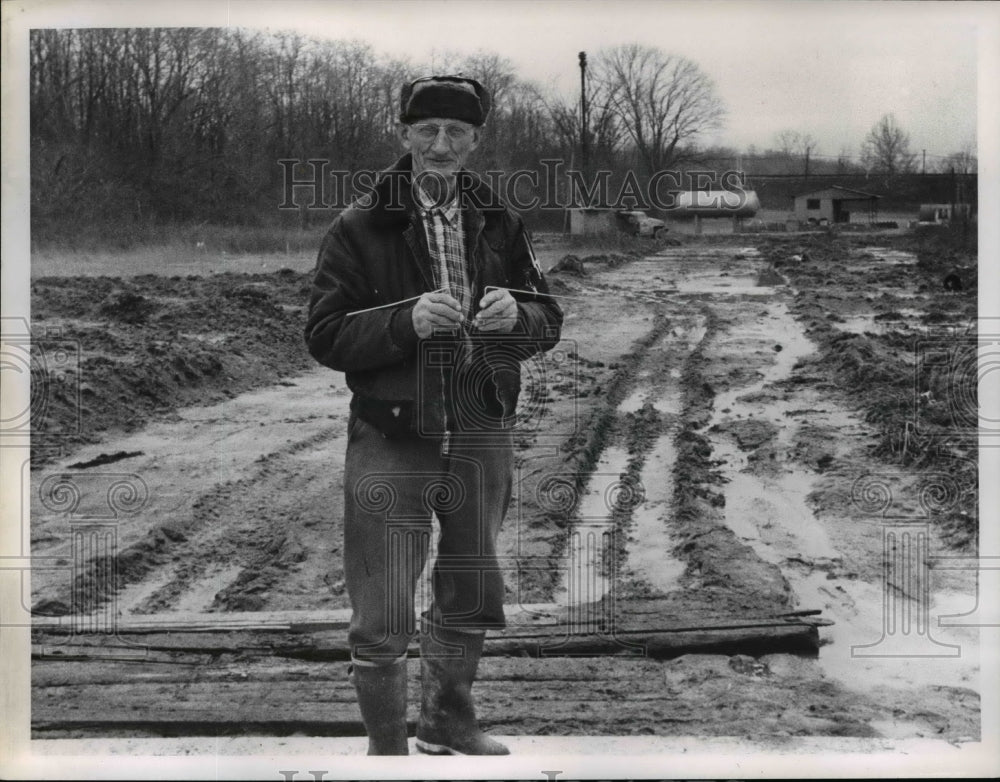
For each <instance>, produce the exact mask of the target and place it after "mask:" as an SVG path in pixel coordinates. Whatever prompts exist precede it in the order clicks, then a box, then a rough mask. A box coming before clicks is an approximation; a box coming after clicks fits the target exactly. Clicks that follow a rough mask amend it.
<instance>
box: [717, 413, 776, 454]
mask: <svg viewBox="0 0 1000 782" xmlns="http://www.w3.org/2000/svg"><path fill="white" fill-rule="evenodd" d="M712 430H713V431H716V430H718V431H722V432H726V433H728V434H730V435H732V437H733V438H734V439H735V440H736V444H737V445H739V447H740V449H741V450H743V451H753V450H755V449H757V448H759V447H760V446H762V445H763V444H764V443H766V442H768V441H769V440H772V439H773V438H774V437H775V435H777V433H778V429H777V427H776V426H775V425H774V424H772V423H771V422H770V421H765V420H760V419H746V420H741V421H732V422H730V423H726V424H723V425H717V426H714V427H712Z"/></svg>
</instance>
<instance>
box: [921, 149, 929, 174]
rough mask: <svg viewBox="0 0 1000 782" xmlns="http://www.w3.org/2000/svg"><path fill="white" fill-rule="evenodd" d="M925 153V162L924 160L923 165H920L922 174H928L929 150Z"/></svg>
mask: <svg viewBox="0 0 1000 782" xmlns="http://www.w3.org/2000/svg"><path fill="white" fill-rule="evenodd" d="M923 152H924V160H923V163H921V164H920V173H921V174H926V173H927V150H926V149H925V150H924V151H923Z"/></svg>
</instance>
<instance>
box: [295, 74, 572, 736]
mask: <svg viewBox="0 0 1000 782" xmlns="http://www.w3.org/2000/svg"><path fill="white" fill-rule="evenodd" d="M490 105H491V101H490V96H489V94H488V93H487V91H486V90H485V89H484V88H483V86H482V85H481V84H480V83H479V82H477V81H475V80H472V79H466V78H461V77H456V76H434V77H429V78H424V79H417V80H416V81H414V82H411V83H410V84H407V85H405V86H404V87H403V89H402V91H401V96H400V125H399V127H398V135H399V139H400V141H401V143H402V145H403V147H404V149H405V150H406V151H407V153H408V154H406V155H404V156H403V157H402V158H401V159H400V160H399V161H397V163H396V164H395V165H394V166H393V167H392V168H390V169H388V170H386V171H383V172H382V174H381V175H380V176H379V179H378V181H377V183H376V185H375V187H374V188H373V190H372V192H371V193H369V194H368V195H367V196H366V197H365V198H364V199H362V200H361V201H359V202H358V203H356V204H355V205H353V206H352V207H351V208H350V209H348V210H346V211H345V212H343V213H342V214H341V215H340V216H339V217H338V218H337V219H336V220H335V221H334V222H333V225H332V226H331V228H330V230H329V232H328V233H327V235H326V238H325V239H324V241H323V244H322V247H321V248H320V252H319V258H318V261H317V266H316V273H315V278H314V283H313V290H312V297H311V300H310V307H309V317H308V323H307V325H306V334H305V336H306V342H307V344H308V346H309V351H310V352H311V354H312V355H313V356H314V357H315V358H316V360H317V361H319V362H320V363H322V364H324V365H326V366H328V367H331V368H332V369H335V370H338V371H341V372H345V373H346V376H347V383H348V385H349V386H350V388H351V390H352V392H353V397H352V399H351V415H350V419H349V422H348V443H347V456H346V461H345V466H344V502H345V505H344V559H345V566H344V569H345V576H346V582H347V590H348V593H349V595H350V600H351V607H352V618H351V624H350V629H349V633H348V637H349V642H350V646H351V657H352V674H351V675H352V678H353V681H354V684H355V688H356V690H357V696H358V703H359V706H360V708H361V715H362V718H363V720H364V723H365V728H366V730H367V732H368V738H369V742H368V753H369V754H407V732H406V652H407V647H408V646H409V643H410V641H411V640H412V639H413V636H414V635H415V634H416V632H417V627H416V617H415V614H414V612H415V609H414V603H415V600H414V592H415V588H416V585H417V583H418V580H419V575H420V573H421V571H422V569H423V567H424V565H425V563H426V560H427V556H428V550H429V538H430V535H429V531H430V529H431V515H432V513H433V514H435V515H436V516H437V519H438V521H439V524H440V530H441V534H440V538H439V541H438V546H437V558H436V560H435V564H434V568H433V573H432V592H433V595H432V598H433V599H432V602H431V605H430V606H429V608H428V609H427V610H426V611H425V612H424V613H423V616H422V617H421V622H420V627H419V632H420V659H421V682H422V699H421V711H420V720H419V723H418V726H417V736H416V744H417V748H418V749H419V750H421V751H423V752H428V753H434V754H464V755H503V754H507V753H508V750H507V748H506V747H504V746H503V745H502V744H500V743H499V742H497V741H495V740H493V739H491V738H489V737H488V736H486V735H485V734H484V733H483V732H482V731H481V730H480V729H479V727H478V723H477V720H476V715H475V711H474V709H473V704H472V696H471V688H472V684H473V681H474V679H475V676H476V671H477V667H478V664H479V658H480V655H481V654H482V650H483V639H484V635H485V632H486V630H487V629H489V628H501V627H503V626H504V621H505V620H504V611H503V597H504V585H503V579H502V576H501V566H500V563H499V562H498V560H497V548H496V541H497V535H498V533H499V530H500V525H501V522H502V520H503V517H504V514H505V513H506V510H507V506H508V504H509V502H510V497H511V488H512V480H513V463H514V459H513V447H512V437H511V427H512V425H513V422H514V418H515V410H516V405H517V397H518V393H519V388H520V366H519V361H521V360H523V359H525V358H528V357H530V356H532V355H533V354H535V353H538V352H541V351H545V350H548V349H549V348H551V347H552V346H553V345H555V343H556V342H557V341H558V339H559V329H560V326H561V324H562V312H561V311H560V309H559V307H558V306H557V305H556V304H555V302H554V300H553V299H552V298H551V297H549V296H548V295H547V290H548V289H547V287H546V284H545V281H544V279H543V278H542V275H541V272H540V270H539V267H538V264H537V262H536V260H535V258H534V254H533V252H532V249H531V243H530V239H529V238H528V235H527V232H526V231H525V228H524V226H523V224H522V222H521V220H520V219H519V218H518V217H517V216H516V215H515V214H514V213H512V212H511V211H510V210H508V209H507V208H506V207H505V206H503V204H501V203H500V200H499V198H498V197H497V195H496V193H495V192H493V191H492V190H491V189H490V188H489V187H487V186H486V184H485V183H484V182H483V181H482V180H481V179H479V178H478V177H476V176H475V175H473V174H472V173H471V172H470V171H468V169H466V168H464V164H465V161H466V159H467V158H468V156H469V155H470V154H471V153H472V151H473V150H475V149H476V147H477V146H478V144H479V141H480V134H481V129H482V126H483V124H484V123H485V121H486V117H487V115H488V114H489V111H490Z"/></svg>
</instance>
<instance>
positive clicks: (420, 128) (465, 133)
mask: <svg viewBox="0 0 1000 782" xmlns="http://www.w3.org/2000/svg"><path fill="white" fill-rule="evenodd" d="M410 127H411V128H412V130H413V132H414V133H415V134H416V136H417V138H418V139H420V140H421V141H425V142H430V141H437V138H438V134H440V133H441V131H442V130H443V131H444V134H445V136H447V137H448V141H451V142H455V141H465V139H467V138H468V137H469V136H470V135H471V134H472V128H467V127H463V126H462V125H435V124H434V123H433V122H421V123H418V124H416V125H411V126H410Z"/></svg>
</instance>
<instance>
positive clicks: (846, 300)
mask: <svg viewBox="0 0 1000 782" xmlns="http://www.w3.org/2000/svg"><path fill="white" fill-rule="evenodd" d="M536 245H537V247H536V249H537V250H538V254H539V257H540V261H541V263H542V266H543V268H546V269H548V268H551V267H554V266H556V265H557V264H558V263H559V262H560V261H563V260H564V259H565V257H566V256H567V255H570V254H571V255H573V256H575V259H576V261H575V262H569V263H565V262H564V263H562V264H560V266H562V267H563V270H562V271H554V272H552V273H551V274H550V275H549V279H550V284H551V286H552V290H553V292H554V293H557V294H560V295H563V296H565V297H567V298H565V299H564V300H563V303H564V309H565V311H566V321H565V327H564V331H563V336H564V340H563V342H562V343H561V344H560V345H559V346H558V347H557V349H556V350H554V351H552V352H551V353H550V354H548V355H547V356H546V357H545V358H544V359H539V360H536V361H533V362H530V363H529V364H527V365H526V366H525V368H524V369H525V376H526V381H525V393H524V396H523V399H522V405H521V424H520V426H519V431H518V433H517V436H516V438H515V441H516V446H517V453H518V460H517V470H518V474H517V485H516V495H515V498H514V501H513V503H512V509H511V513H510V516H509V517H508V521H507V523H506V525H505V529H504V532H503V538H502V542H501V546H502V553H503V555H504V557H505V560H504V561H505V562H506V563H507V564H508V565H509V570H508V572H507V574H506V582H507V588H508V601H507V602H508V603H510V604H511V605H516V604H534V603H557V604H562V605H580V604H581V603H582V604H583V606H584V607H582V608H580V612H581V616H583V617H584V618H586V615H587V612H588V611H589V612H594V611H598V610H600V611H604V612H605V613H606V612H607V611H608V607H610V608H611V612H612V614H613V611H614V607H615V606H616V605H622V606H628V607H629V610H631V611H633V612H635V611H639V612H641V611H642V610H643V609H642V606H644V605H645V606H651V607H655V608H650V609H649V611H650V612H651V613H650V615H649V622H650V624H651V625H653V624H656V623H658V622H664V621H670V620H674V621H675V620H676V617H679V616H684V617H688V618H690V617H699V616H701V617H716V618H718V617H745V616H758V615H774V614H777V613H783V612H789V611H796V610H800V611H801V610H819V611H821V612H822V617H823V618H824V619H827V620H830V621H832V623H833V624H831V625H828V626H823V627H821V628H820V638H821V647H820V651H819V656H818V657H817V658H808V657H792V656H789V655H779V654H771V655H760V656H757V657H754V656H749V655H733V656H728V655H687V656H684V657H681V658H678V659H674V660H658V661H652V660H623V659H620V658H610V659H600V658H598V659H594V660H591V661H588V662H585V663H584V662H580V661H577V662H576V663H574V665H573V666H571V667H569V668H563V669H562V671H563V678H565V676H566V671H567V670H568V671H570V672H571V673H570V678H571V679H572V680H573V684H572V686H570V685H566V684H565V683H564V684H558V683H555V684H554V683H553V681H552V680H553V678H554V677H555V678H558V677H557V673H558V671H559V670H560V669H559V663H558V661H546V662H545V663H544V664H542V663H541V662H540V663H539V667H538V669H537V672H536V673H535V674H532V675H531V676H532V679H534V678H537V679H538V680H539V682H541V681H542V680H544V681H545V682H546V684H544V685H543V684H540V683H539V684H537V691H535V693H534V694H533V695H532V699H529V700H527V701H525V700H524V699H523V698H521V697H520V694H521V693H522V691H523V690H524V687H525V684H526V682H525V681H524V677H523V675H522V674H512V673H511V672H510V671H507V669H506V668H505V667H504V666H505V665H507V663H504V662H503V660H502V659H501V660H498V661H490V662H487V663H484V681H483V684H482V687H481V691H482V695H481V696H480V699H481V702H482V704H483V707H484V715H483V722H484V723H485V724H486V725H488V726H491V727H493V728H494V729H495V730H496V731H497V732H499V733H507V734H518V733H524V734H527V733H542V734H545V733H550V734H570V733H578V734H583V735H586V734H620V735H621V734H642V733H652V734H662V735H738V736H749V737H754V738H761V739H765V738H769V737H770V738H774V737H779V738H780V737H782V736H790V735H791V736H794V735H819V736H823V735H838V736H884V737H888V738H912V737H934V738H945V739H948V740H951V741H966V740H973V739H976V738H977V737H978V736H979V730H980V728H979V684H978V636H977V634H976V632H975V630H974V629H973V628H969V627H966V626H962V624H963V623H962V622H961V621H958V622H951V625H950V626H940V625H939V623H938V620H939V618H941V617H947V616H954V615H960V614H963V613H967V612H971V611H973V610H974V608H975V606H976V597H975V580H974V575H973V574H971V573H970V572H968V571H962V570H956V569H938V570H934V569H933V565H934V563H935V562H939V563H940V562H945V561H955V558H961V557H969V556H971V555H972V554H974V553H975V540H976V524H977V519H978V510H977V494H978V492H977V489H978V487H977V484H976V451H975V441H974V439H972V438H971V437H970V431H974V421H975V415H974V412H973V416H972V420H973V424H972V426H971V427H970V425H969V415H970V413H969V410H970V409H971V410H972V411H974V410H975V398H974V388H975V385H974V383H973V384H972V385H971V389H972V391H971V394H972V397H971V399H970V397H969V394H970V385H969V382H968V373H969V366H970V364H969V357H970V353H969V351H970V350H972V351H973V353H972V355H974V345H975V343H974V340H971V341H970V338H969V335H970V334H973V335H974V333H975V325H974V323H975V316H976V292H975V287H974V280H975V268H974V265H975V250H974V248H969V247H967V246H965V245H963V244H962V242H961V241H958V240H955V239H954V237H953V238H952V240H945V239H942V238H940V237H937V236H928V235H916V234H912V233H908V232H902V233H899V232H892V233H881V234H867V233H850V234H842V233H830V232H822V233H819V232H817V233H813V234H805V235H797V236H783V235H773V236H768V235H742V236H729V237H725V236H712V237H701V238H699V237H690V238H686V239H684V240H683V241H670V242H665V243H662V244H652V243H650V244H648V245H637V244H634V243H633V244H630V245H629V246H628V247H627V248H626V249H625V250H622V248H621V247H616V248H615V249H613V250H607V249H599V248H598V247H594V246H591V247H587V246H581V245H580V244H579V242H577V241H574V242H572V243H570V242H568V240H566V239H564V238H563V237H560V236H540V237H538V238H537V241H536ZM282 263H287V266H285V267H284V268H281V269H280V270H279V271H277V272H275V273H269V274H263V273H262V274H233V273H225V274H207V273H206V274H204V275H201V276H193V275H192V276H172V277H168V276H157V275H150V274H144V275H135V276H122V277H119V278H109V277H39V278H36V279H34V280H33V284H32V313H33V319H34V324H33V325H34V327H35V328H36V329H43V333H42V334H41V337H40V340H39V342H40V347H41V353H40V354H39V355H38V356H37V357H36V361H35V364H34V366H33V377H34V378H35V381H36V387H37V388H38V389H40V392H39V393H37V394H36V395H35V397H33V405H34V406H35V407H34V412H35V413H36V415H35V418H34V426H35V432H36V434H35V436H34V437H33V453H32V472H31V482H32V493H31V498H32V500H31V504H32V507H31V512H32V553H33V554H34V555H36V556H44V557H47V558H48V560H47V561H49V562H53V563H55V566H54V567H51V568H48V569H45V570H41V571H38V572H36V573H35V574H33V579H32V604H33V606H34V608H35V611H36V613H37V614H39V615H40V616H59V615H64V614H67V613H69V612H71V611H73V610H74V607H75V608H78V609H79V608H83V609H87V610H92V609H94V608H95V607H97V606H103V607H105V608H106V607H107V606H111V607H112V610H113V611H114V612H115V613H117V614H120V615H123V616H128V615H149V614H154V615H155V614H160V613H164V612H177V611H186V612H213V613H220V612H243V611H288V610H304V609H332V608H344V607H346V606H347V605H348V603H347V596H346V593H345V591H344V583H343V576H342V573H343V568H342V563H341V560H340V556H341V552H340V545H341V540H340V537H341V519H340V516H341V507H342V498H341V496H340V494H341V471H342V465H343V451H344V444H345V436H346V431H345V430H346V420H347V405H348V402H349V392H348V391H347V389H346V387H345V385H344V381H343V376H342V375H339V374H337V373H334V372H331V371H329V370H326V369H324V368H322V367H317V366H316V365H315V364H314V362H313V361H312V360H311V359H310V358H309V356H308V355H307V354H306V352H305V349H304V346H303V343H302V337H301V329H302V322H303V317H304V312H305V310H304V306H305V300H306V295H307V291H308V281H309V273H308V270H309V268H310V267H311V265H312V259H311V258H304V257H303V258H295V259H288V258H285V257H283V260H282ZM123 268H125V267H124V265H123ZM954 270H957V276H958V277H959V281H960V282H959V285H958V287H960V289H959V290H955V289H954V288H955V287H956V285H955V284H951V285H949V286H948V287H949V288H951V290H949V289H946V287H945V286H944V285H943V280H944V278H945V277H946V276H947V274H949V273H951V272H952V271H954ZM970 346H971V347H970ZM971 366H972V367H974V366H975V364H974V361H973V363H972V365H971ZM963 373H965V374H963ZM972 374H973V376H974V374H975V372H974V370H973V372H972ZM39 381H41V382H39ZM46 381H48V382H46ZM970 404H971V405H972V406H971V408H970ZM67 481H68V482H69V483H70V484H72V485H73V486H74V487H75V488H73V489H72V490H70V489H66V488H62V489H60V484H65V483H66V482H67ZM123 485H124V486H125V487H126V488H124V489H123V488H122V486H123ZM73 492H75V495H74V494H73ZM116 492H118V493H117V494H116ZM123 492H124V493H123ZM71 495H72V496H71ZM74 497H75V498H74ZM113 498H117V499H113ZM74 503H75V504H74ZM102 503H103V505H102ZM98 506H100V507H98ZM109 508H110V511H109ZM102 513H103V514H104V518H110V519H112V520H113V521H114V523H115V530H116V531H115V535H116V539H115V545H116V546H117V555H116V557H114V559H115V565H116V567H115V568H114V569H113V570H111V571H106V572H112V573H113V575H114V587H115V588H114V589H113V590H107V589H103V590H102V589H101V588H100V586H99V582H100V579H99V578H97V575H98V574H99V573H100V572H101V571H100V567H102V566H103V567H108V564H109V563H108V555H107V552H106V551H102V550H100V549H99V548H95V550H94V551H92V552H89V553H87V554H86V556H85V559H87V561H89V562H90V565H89V566H85V567H78V566H77V567H74V566H73V563H74V562H80V554H79V545H80V544H79V540H77V541H76V543H74V538H73V534H72V528H71V522H72V521H73V519H72V518H70V517H74V514H75V517H74V518H75V519H77V520H79V519H90V520H93V519H96V518H101V514H102ZM109 513H110V515H109ZM900 525H908V526H906V528H905V529H904V528H903V527H901V526H900ZM595 536H596V537H595ZM906 536H909V537H906ZM595 540H596V541H598V542H597V543H596V544H595V543H594V541H595ZM917 543H919V545H917ZM911 544H912V545H911ZM74 545H76V546H77V549H76V550H74ZM74 556H75V557H76V559H74ZM102 557H103V559H102ZM900 558H902V559H900ZM946 558H951V559H946ZM900 562H902V564H900ZM908 567H909V568H910V570H907V568H908ZM925 568H931V569H925ZM914 572H916V573H917V574H918V576H919V577H918V578H912V577H911V576H912V573H914ZM95 585H96V586H95ZM595 601H596V602H595ZM587 606H589V607H587ZM594 606H600V609H597V608H594ZM886 606H888V608H886ZM914 612H915V613H914ZM904 615H905V617H908V618H907V619H905V621H904V620H901V619H900V617H903V616H904ZM914 616H915V617H916V619H917V620H918V621H917V623H916V624H915V625H914V626H913V627H911V626H910V625H909V624H908V622H909V617H914ZM901 622H902V623H901ZM927 623H929V624H930V629H928V626H927ZM904 625H905V626H904ZM956 625H957V626H956ZM901 659H905V660H906V661H907V663H906V664H905V665H900V660H901ZM60 664H61V665H69V663H60ZM511 664H513V663H511ZM300 665H301V666H304V668H305V669H308V664H307V663H301V664H300ZM553 666H555V667H553ZM508 667H509V666H508ZM549 668H552V670H551V671H549ZM46 670H50V669H46V668H45V663H44V662H42V663H39V664H37V665H36V677H35V689H34V698H35V699H36V703H37V704H39V705H42V704H48V706H47V709H48V711H47V712H46V713H48V714H50V715H51V714H58V711H59V709H58V705H53V704H54V703H56V704H57V701H54V700H53V698H54V697H55V696H56V695H57V693H56V691H55V690H54V689H52V688H54V687H58V686H59V681H60V680H59V677H54V678H53V676H51V675H49V674H47V673H46ZM311 670H312V676H313V678H315V676H317V675H318V676H320V678H323V677H325V676H326V675H327V674H324V673H322V672H321V671H320V670H319V669H316V668H313V669H311ZM126 672H127V671H126ZM209 673H210V672H209ZM122 675H124V674H122ZM206 675H208V674H206ZM308 675H309V674H302V673H301V672H298V673H296V674H295V676H296V677H298V676H308ZM115 676H118V674H115ZM289 676H292V674H289ZM120 686H121V687H124V690H121V692H120V693H119V695H118V696H115V697H119V698H121V699H122V702H125V701H127V700H128V698H129V696H128V693H127V690H128V682H127V681H124V682H121V684H120ZM567 687H568V688H569V689H567ZM574 688H575V689H574ZM636 688H638V689H639V690H640V692H639V693H637V692H636ZM168 689H169V688H168ZM168 689H165V690H164V693H163V696H164V697H166V695H167V692H168ZM550 689H551V690H552V694H551V697H550V696H549V695H545V693H546V692H548V691H549V690H550ZM109 692H110V690H109ZM560 692H561V693H562V694H563V697H564V700H565V707H564V708H563V709H562V711H560V712H559V713H558V714H556V713H554V712H553V713H548V716H545V715H542V716H540V715H539V711H538V709H537V708H536V704H535V703H534V701H536V700H538V699H543V700H548V701H549V702H554V701H559V698H560V696H559V695H557V693H560ZM581 693H586V695H582V694H581ZM536 696H537V697H536ZM640 696H641V697H640ZM109 697H110V696H109ZM67 708H69V706H67ZM560 715H561V716H560ZM49 722H50V724H55V723H54V722H53V721H52V720H51V719H50V720H49ZM55 722H58V720H56V721H55ZM46 735H50V736H51V735H57V736H58V735H88V733H87V731H86V730H83V731H82V732H81V730H79V729H66V730H62V732H60V731H59V730H56V729H52V730H49V731H47V732H46ZM135 735H144V734H143V733H142V731H139V732H138V733H136V734H135Z"/></svg>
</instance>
